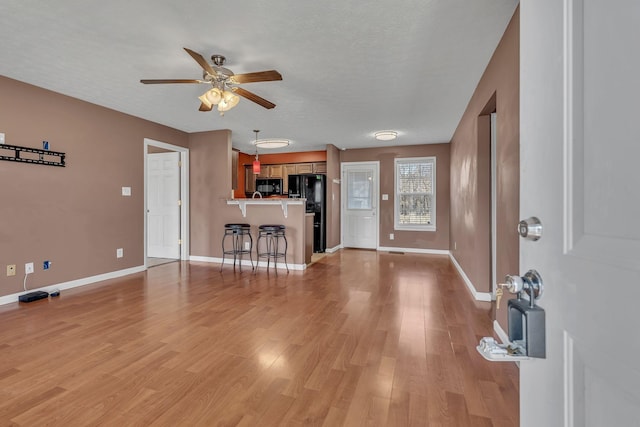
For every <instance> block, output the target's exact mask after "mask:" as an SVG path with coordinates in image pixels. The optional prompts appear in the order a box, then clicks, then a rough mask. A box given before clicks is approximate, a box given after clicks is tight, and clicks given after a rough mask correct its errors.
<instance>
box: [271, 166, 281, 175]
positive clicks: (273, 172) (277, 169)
mask: <svg viewBox="0 0 640 427" xmlns="http://www.w3.org/2000/svg"><path fill="white" fill-rule="evenodd" d="M269 178H282V165H269Z"/></svg>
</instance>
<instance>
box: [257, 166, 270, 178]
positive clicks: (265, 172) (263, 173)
mask: <svg viewBox="0 0 640 427" xmlns="http://www.w3.org/2000/svg"><path fill="white" fill-rule="evenodd" d="M269 171H270V167H269V165H260V173H259V174H258V175H256V177H257V178H270V176H269Z"/></svg>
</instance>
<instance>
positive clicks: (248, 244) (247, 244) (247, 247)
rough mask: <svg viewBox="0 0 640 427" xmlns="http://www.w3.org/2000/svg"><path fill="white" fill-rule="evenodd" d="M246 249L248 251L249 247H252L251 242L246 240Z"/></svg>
mask: <svg viewBox="0 0 640 427" xmlns="http://www.w3.org/2000/svg"><path fill="white" fill-rule="evenodd" d="M244 249H245V250H247V251H248V250H249V249H251V243H250V242H244Z"/></svg>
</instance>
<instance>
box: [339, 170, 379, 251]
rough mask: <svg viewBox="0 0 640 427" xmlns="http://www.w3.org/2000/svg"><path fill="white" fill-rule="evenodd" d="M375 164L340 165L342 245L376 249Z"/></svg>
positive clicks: (376, 192)
mask: <svg viewBox="0 0 640 427" xmlns="http://www.w3.org/2000/svg"><path fill="white" fill-rule="evenodd" d="M378 170H379V164H378V163H377V162H371V163H360V162H357V163H343V164H342V183H343V184H342V197H343V203H342V245H343V246H344V247H348V248H362V249H376V248H377V247H378Z"/></svg>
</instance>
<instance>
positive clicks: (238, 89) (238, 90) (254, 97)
mask: <svg viewBox="0 0 640 427" xmlns="http://www.w3.org/2000/svg"><path fill="white" fill-rule="evenodd" d="M231 90H232V91H234V92H235V93H237V94H238V95H240V96H242V97H243V98H247V99H248V100H249V101H253V102H255V103H256V104H258V105H261V106H263V107H264V108H267V109H272V108H274V107H275V106H276V104H274V103H273V102H270V101H267V100H266V99H264V98H261V97H259V96H258V95H256V94H255V93H253V92H249V91H248V90H245V89H242V88H241V87H234V88H232V89H231Z"/></svg>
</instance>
